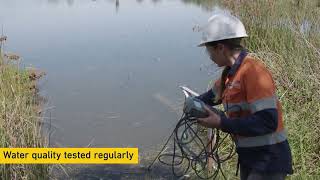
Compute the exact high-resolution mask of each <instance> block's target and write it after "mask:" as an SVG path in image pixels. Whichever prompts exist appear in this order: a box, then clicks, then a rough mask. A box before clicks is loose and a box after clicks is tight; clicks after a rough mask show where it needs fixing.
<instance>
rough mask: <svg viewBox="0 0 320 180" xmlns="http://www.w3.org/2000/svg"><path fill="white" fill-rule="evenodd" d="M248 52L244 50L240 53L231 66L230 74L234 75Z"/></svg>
mask: <svg viewBox="0 0 320 180" xmlns="http://www.w3.org/2000/svg"><path fill="white" fill-rule="evenodd" d="M247 54H248V52H247V51H246V50H242V51H241V53H240V54H239V56H238V58H237V59H236V61H235V63H234V64H233V65H232V66H231V69H230V71H229V73H228V76H234V75H235V74H236V72H237V70H238V69H239V67H240V65H241V63H242V62H243V60H244V58H245V57H246V56H247Z"/></svg>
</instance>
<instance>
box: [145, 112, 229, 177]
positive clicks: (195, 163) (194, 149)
mask: <svg viewBox="0 0 320 180" xmlns="http://www.w3.org/2000/svg"><path fill="white" fill-rule="evenodd" d="M203 132H204V131H202V130H201V129H200V128H199V126H198V123H197V118H194V117H191V116H189V115H187V114H183V115H182V117H181V119H180V120H179V122H178V123H177V125H176V127H175V128H174V130H173V132H172V134H171V135H170V137H169V138H168V140H167V141H166V143H165V144H164V146H163V148H162V150H161V151H160V152H159V154H158V156H157V157H156V158H155V160H154V161H153V162H152V163H151V165H150V166H149V168H148V169H149V170H150V169H151V166H152V165H153V164H154V162H155V161H156V160H157V159H158V160H159V162H161V163H163V164H165V165H168V166H171V169H172V172H173V174H174V176H176V177H182V176H184V175H185V174H186V173H187V172H188V171H189V170H190V168H191V169H192V170H193V171H194V173H195V174H196V175H197V177H198V178H201V179H211V178H213V179H215V178H216V177H217V175H218V174H219V172H221V174H222V176H223V177H224V178H225V176H224V174H223V171H222V168H221V164H222V163H223V162H225V161H227V160H229V159H231V158H232V156H233V155H234V153H235V151H234V149H235V145H234V144H232V146H231V148H230V150H229V152H228V153H227V154H226V155H224V156H221V155H219V153H220V152H219V150H220V148H221V147H222V144H223V142H224V141H225V139H227V138H228V137H231V136H230V135H229V134H225V135H223V136H221V134H222V133H221V132H220V131H219V130H218V129H211V137H210V141H208V142H207V143H206V141H205V140H204V139H203V138H204V137H205V139H207V138H208V137H207V136H204V135H202V134H201V133H203ZM172 138H173V152H172V153H163V154H162V152H163V151H164V149H166V148H167V146H168V143H169V141H170V140H171V139H172ZM211 142H213V143H211ZM210 158H212V159H213V161H214V165H215V167H214V168H213V171H212V172H211V173H208V171H207V169H208V164H209V163H208V162H209V159H210ZM166 159H169V160H166ZM176 169H180V170H181V169H184V170H183V171H182V172H180V173H177V172H176ZM225 179H226V178H225Z"/></svg>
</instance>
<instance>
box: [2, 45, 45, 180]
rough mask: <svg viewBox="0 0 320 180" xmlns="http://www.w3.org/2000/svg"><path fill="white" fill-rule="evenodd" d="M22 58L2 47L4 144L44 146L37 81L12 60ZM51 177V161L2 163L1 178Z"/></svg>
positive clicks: (12, 145)
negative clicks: (4, 50) (44, 163)
mask: <svg viewBox="0 0 320 180" xmlns="http://www.w3.org/2000/svg"><path fill="white" fill-rule="evenodd" d="M19 59H20V57H19V56H17V55H14V54H11V55H10V56H8V55H7V56H4V55H3V53H2V50H1V51H0V147H44V139H43V137H42V133H41V125H40V123H39V121H40V117H39V114H38V113H37V111H36V110H37V109H36V108H37V107H38V106H39V102H37V98H36V89H35V87H34V84H35V82H34V81H32V80H31V79H30V77H29V76H30V73H28V72H27V71H26V70H24V69H20V68H19V63H18V64H16V63H15V62H11V60H14V61H19ZM47 177H48V166H47V165H0V179H46V178H47Z"/></svg>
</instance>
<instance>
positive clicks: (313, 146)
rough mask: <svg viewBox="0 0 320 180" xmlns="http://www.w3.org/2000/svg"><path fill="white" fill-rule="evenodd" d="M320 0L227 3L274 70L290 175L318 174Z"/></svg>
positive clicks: (256, 50) (250, 45) (249, 43)
mask: <svg viewBox="0 0 320 180" xmlns="http://www.w3.org/2000/svg"><path fill="white" fill-rule="evenodd" d="M317 3H318V1H316V0H305V1H302V0H300V1H293V0H282V1H276V0H267V1H262V0H258V1H253V0H248V1H224V4H223V5H224V6H225V7H227V8H229V9H231V11H232V13H234V14H236V15H238V16H239V17H240V18H241V20H242V21H243V22H244V24H245V26H246V27H247V30H248V31H249V32H248V33H249V35H250V37H249V38H248V39H247V40H246V42H245V44H246V47H247V48H248V49H249V50H250V51H251V52H254V54H253V55H254V56H257V57H259V59H261V60H262V61H263V62H264V63H265V64H266V65H267V67H268V68H269V69H270V70H271V71H272V72H273V76H274V79H275V81H276V84H277V87H278V96H279V98H280V99H281V102H282V105H283V111H284V122H285V125H286V129H287V130H288V137H289V143H290V145H291V150H292V155H293V162H294V174H293V175H292V176H291V178H292V179H314V178H317V177H319V176H320V143H319V139H320V124H319V119H320V26H319V24H320V8H319V7H317Z"/></svg>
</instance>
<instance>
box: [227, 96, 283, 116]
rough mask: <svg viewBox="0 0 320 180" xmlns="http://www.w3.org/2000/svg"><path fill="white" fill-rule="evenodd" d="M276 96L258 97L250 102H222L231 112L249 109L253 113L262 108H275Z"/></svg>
mask: <svg viewBox="0 0 320 180" xmlns="http://www.w3.org/2000/svg"><path fill="white" fill-rule="evenodd" d="M277 101H278V98H277V96H272V97H269V98H264V99H259V100H256V101H254V102H252V103H247V102H240V103H228V104H226V103H224V104H223V106H224V109H225V110H226V111H228V112H229V113H231V112H238V111H247V110H250V111H251V113H252V114H253V113H255V112H258V111H261V110H264V109H277Z"/></svg>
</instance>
